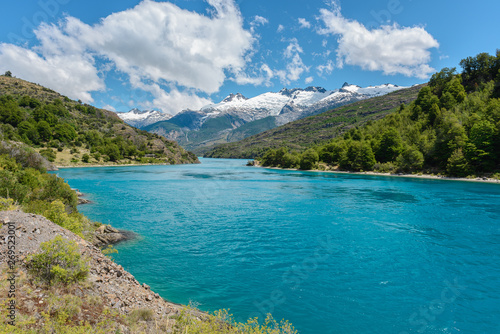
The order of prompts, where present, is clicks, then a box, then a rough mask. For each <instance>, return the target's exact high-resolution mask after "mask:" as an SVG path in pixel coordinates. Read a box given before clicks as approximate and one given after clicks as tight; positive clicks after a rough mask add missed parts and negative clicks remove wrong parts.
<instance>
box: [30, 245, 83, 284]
mask: <svg viewBox="0 0 500 334" xmlns="http://www.w3.org/2000/svg"><path fill="white" fill-rule="evenodd" d="M40 249H41V252H40V253H38V254H35V255H32V256H30V257H29V258H28V260H27V267H28V272H29V273H30V275H31V276H33V277H34V278H36V279H39V280H41V281H42V282H45V283H47V284H49V285H53V284H55V283H62V284H65V285H66V284H70V283H75V282H79V281H83V280H85V279H86V278H87V275H88V273H89V266H88V264H87V263H86V259H84V258H82V256H81V254H80V251H79V249H78V246H77V244H76V242H74V241H70V240H66V239H63V238H62V237H61V236H57V237H55V238H54V239H53V240H51V241H47V242H44V243H42V244H41V245H40Z"/></svg>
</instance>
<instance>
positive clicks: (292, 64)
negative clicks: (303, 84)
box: [276, 38, 309, 85]
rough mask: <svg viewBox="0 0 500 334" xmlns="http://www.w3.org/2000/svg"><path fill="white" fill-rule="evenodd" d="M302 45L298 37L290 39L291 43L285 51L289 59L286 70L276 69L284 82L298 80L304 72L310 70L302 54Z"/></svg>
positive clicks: (286, 57)
mask: <svg viewBox="0 0 500 334" xmlns="http://www.w3.org/2000/svg"><path fill="white" fill-rule="evenodd" d="M303 52H304V51H303V50H302V47H301V46H300V45H299V42H298V41H297V39H296V38H293V39H291V40H290V44H289V45H288V46H287V47H286V49H285V51H284V52H283V56H284V57H285V59H288V64H287V65H286V71H284V70H280V71H276V75H277V76H278V77H279V78H280V80H281V82H282V83H283V84H286V85H287V84H290V82H292V81H297V80H299V79H300V76H301V75H302V73H304V72H308V71H309V67H307V66H306V65H305V64H304V62H303V61H302V58H301V57H300V54H301V53H303Z"/></svg>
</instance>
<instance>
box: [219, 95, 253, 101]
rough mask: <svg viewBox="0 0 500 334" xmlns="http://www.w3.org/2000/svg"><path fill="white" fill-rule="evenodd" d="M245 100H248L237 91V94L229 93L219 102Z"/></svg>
mask: <svg viewBox="0 0 500 334" xmlns="http://www.w3.org/2000/svg"><path fill="white" fill-rule="evenodd" d="M246 100H248V99H247V98H246V97H244V96H243V95H241V94H240V93H237V94H229V95H228V96H227V97H226V98H225V99H224V100H222V102H221V103H228V102H239V101H246Z"/></svg>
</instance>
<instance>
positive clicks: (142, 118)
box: [117, 108, 172, 129]
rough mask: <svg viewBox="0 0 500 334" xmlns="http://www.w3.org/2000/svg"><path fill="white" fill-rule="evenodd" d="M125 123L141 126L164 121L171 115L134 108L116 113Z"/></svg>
mask: <svg viewBox="0 0 500 334" xmlns="http://www.w3.org/2000/svg"><path fill="white" fill-rule="evenodd" d="M117 115H118V117H120V118H121V119H122V120H123V121H124V122H125V123H127V124H129V125H132V126H133V127H136V128H139V129H141V128H143V127H146V126H148V125H150V124H154V123H157V122H162V121H166V120H169V119H171V118H172V115H169V114H166V113H163V112H161V111H158V110H139V109H137V108H134V109H132V110H130V111H129V112H124V113H117Z"/></svg>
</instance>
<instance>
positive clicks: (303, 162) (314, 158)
mask: <svg viewBox="0 0 500 334" xmlns="http://www.w3.org/2000/svg"><path fill="white" fill-rule="evenodd" d="M318 161H319V155H318V152H316V151H315V150H314V149H312V148H310V149H308V150H306V151H305V152H304V153H302V156H301V158H300V169H302V170H310V169H313V168H314V167H316V164H317V163H318Z"/></svg>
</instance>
